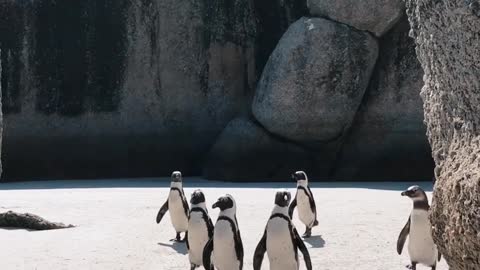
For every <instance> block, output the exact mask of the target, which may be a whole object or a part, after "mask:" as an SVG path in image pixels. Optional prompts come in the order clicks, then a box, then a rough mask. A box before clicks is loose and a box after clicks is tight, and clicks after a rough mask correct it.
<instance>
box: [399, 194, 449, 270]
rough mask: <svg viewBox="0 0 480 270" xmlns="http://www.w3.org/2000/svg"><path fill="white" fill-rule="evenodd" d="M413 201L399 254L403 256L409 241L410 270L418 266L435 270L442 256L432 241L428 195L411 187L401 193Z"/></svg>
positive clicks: (400, 237) (400, 240)
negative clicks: (405, 245) (406, 243)
mask: <svg viewBox="0 0 480 270" xmlns="http://www.w3.org/2000/svg"><path fill="white" fill-rule="evenodd" d="M401 195H402V196H407V197H409V198H410V199H412V201H413V209H412V212H411V214H410V216H409V217H408V220H407V223H406V224H405V226H404V227H403V229H402V231H401V232H400V235H399V236H398V240H397V252H398V254H399V255H400V254H402V250H403V245H404V244H405V241H406V240H407V236H408V235H409V241H408V253H409V255H410V261H411V263H412V264H411V266H410V269H412V270H416V269H417V264H423V265H425V266H428V267H431V268H432V270H435V269H436V267H437V261H440V259H441V254H440V252H439V251H438V249H437V246H436V245H435V243H434V242H433V239H432V231H431V230H432V225H431V224H430V220H429V219H428V211H429V209H430V206H429V204H428V198H427V194H425V192H424V191H423V190H422V189H421V188H420V187H419V186H411V187H409V188H408V189H407V190H405V191H403V192H402V193H401Z"/></svg>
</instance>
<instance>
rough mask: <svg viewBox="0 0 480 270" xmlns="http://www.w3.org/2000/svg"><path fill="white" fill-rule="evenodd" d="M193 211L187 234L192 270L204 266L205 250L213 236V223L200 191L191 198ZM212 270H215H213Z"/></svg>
mask: <svg viewBox="0 0 480 270" xmlns="http://www.w3.org/2000/svg"><path fill="white" fill-rule="evenodd" d="M190 204H191V210H190V217H189V219H188V231H187V234H186V237H185V238H186V239H187V249H188V258H189V259H190V270H194V269H195V268H197V267H200V266H201V265H203V249H204V247H205V244H206V243H207V242H208V240H210V239H211V238H212V236H213V223H212V220H211V219H210V217H209V216H208V210H207V206H206V205H205V195H204V194H203V192H202V191H201V190H200V189H197V190H195V191H194V192H193V193H192V196H191V198H190ZM210 270H213V268H211V269H210Z"/></svg>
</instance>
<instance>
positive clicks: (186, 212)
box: [180, 188, 190, 217]
mask: <svg viewBox="0 0 480 270" xmlns="http://www.w3.org/2000/svg"><path fill="white" fill-rule="evenodd" d="M180 195H181V197H182V204H183V210H184V211H185V215H186V216H187V217H189V216H190V207H189V206H188V202H187V198H186V197H185V192H183V188H182V194H180Z"/></svg>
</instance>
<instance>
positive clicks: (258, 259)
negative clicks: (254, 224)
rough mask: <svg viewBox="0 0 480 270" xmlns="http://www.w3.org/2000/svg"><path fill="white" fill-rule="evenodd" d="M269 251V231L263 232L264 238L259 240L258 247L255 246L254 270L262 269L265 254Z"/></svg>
mask: <svg viewBox="0 0 480 270" xmlns="http://www.w3.org/2000/svg"><path fill="white" fill-rule="evenodd" d="M265 251H267V231H266V230H265V232H264V233H263V236H262V239H260V242H258V245H257V248H255V254H254V255H253V270H260V269H261V268H262V262H263V256H265Z"/></svg>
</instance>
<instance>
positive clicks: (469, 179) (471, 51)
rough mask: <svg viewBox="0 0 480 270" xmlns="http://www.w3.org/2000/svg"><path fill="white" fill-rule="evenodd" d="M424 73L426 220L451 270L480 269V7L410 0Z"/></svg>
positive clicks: (459, 1)
mask: <svg viewBox="0 0 480 270" xmlns="http://www.w3.org/2000/svg"><path fill="white" fill-rule="evenodd" d="M406 4H407V14H408V17H409V20H410V24H411V26H412V36H413V37H414V38H415V41H416V45H417V55H418V58H419V60H420V63H421V64H422V67H423V70H424V71H425V77H424V80H425V86H424V87H423V88H422V92H421V96H422V98H423V102H424V110H425V121H426V124H427V135H428V138H429V141H430V144H431V147H432V152H433V158H434V160H435V165H436V168H435V177H436V184H435V188H434V192H433V203H432V209H431V213H430V219H431V221H432V224H433V237H434V241H435V243H436V244H437V245H438V247H439V249H440V252H441V253H442V254H443V255H444V257H445V259H446V260H447V262H448V264H449V266H450V269H453V270H460V269H461V270H474V269H480V252H479V250H480V159H479V156H480V155H479V154H480V91H479V89H480V68H479V64H480V53H479V52H480V2H478V1H477V0H469V1H465V0H444V1H431V0H407V1H406Z"/></svg>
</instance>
